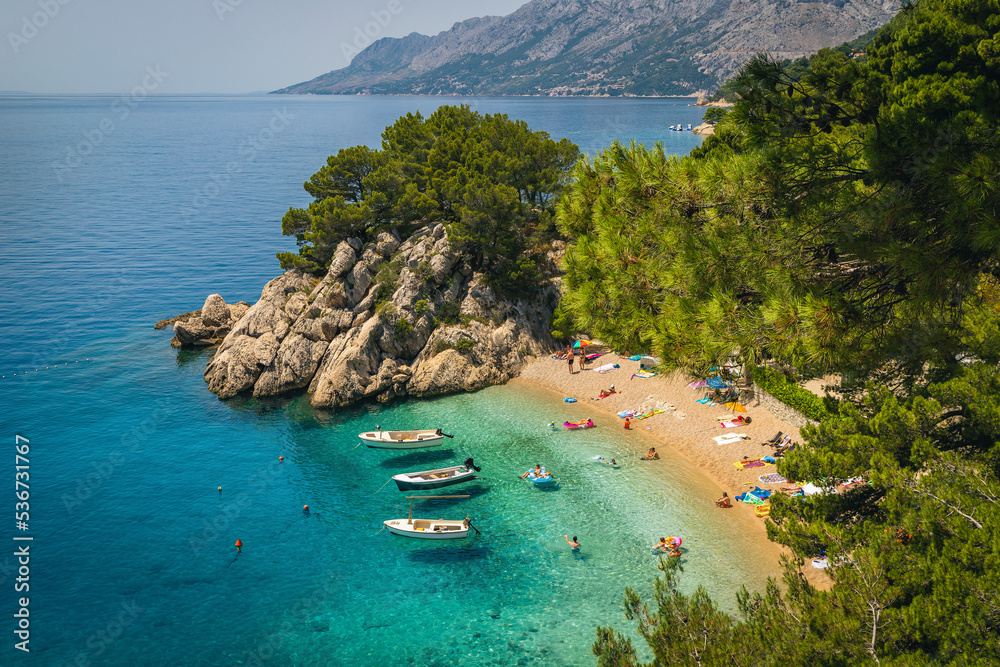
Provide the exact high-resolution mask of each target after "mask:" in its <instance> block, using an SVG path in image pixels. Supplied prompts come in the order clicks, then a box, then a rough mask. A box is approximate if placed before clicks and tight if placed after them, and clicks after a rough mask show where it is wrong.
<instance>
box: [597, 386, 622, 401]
mask: <svg viewBox="0 0 1000 667" xmlns="http://www.w3.org/2000/svg"><path fill="white" fill-rule="evenodd" d="M617 393H618V392H617V391H615V386H614V385H611V389H602V390H601V394H600V396H601V398H607V397H608V396H610V395H611V394H617Z"/></svg>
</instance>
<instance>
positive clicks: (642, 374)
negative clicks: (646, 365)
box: [629, 371, 656, 380]
mask: <svg viewBox="0 0 1000 667" xmlns="http://www.w3.org/2000/svg"><path fill="white" fill-rule="evenodd" d="M651 377H656V373H653V372H650V371H640V372H638V373H633V374H632V377H631V378H629V380H631V379H632V378H651Z"/></svg>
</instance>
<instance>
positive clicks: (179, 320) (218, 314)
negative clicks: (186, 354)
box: [154, 294, 250, 347]
mask: <svg viewBox="0 0 1000 667" xmlns="http://www.w3.org/2000/svg"><path fill="white" fill-rule="evenodd" d="M249 309H250V304H248V303H247V302H246V301H240V302H239V303H234V304H232V305H229V304H227V303H226V301H225V300H224V299H223V298H222V297H221V296H219V295H218V294H209V295H208V298H207V299H205V305H204V306H202V307H201V310H196V311H194V312H193V313H185V314H184V315H178V316H177V317H175V318H171V319H169V320H160V321H159V322H157V323H156V324H155V325H154V328H156V329H162V328H163V327H165V326H167V325H169V324H173V325H174V337H173V339H172V340H171V341H170V344H171V345H173V346H174V347H208V346H211V345H217V344H219V343H221V342H222V340H223V338H225V337H226V335H228V334H229V332H230V331H231V330H232V326H233V324H234V323H235V322H237V321H239V319H240V318H242V317H243V315H244V314H246V312H247V311H248V310H249Z"/></svg>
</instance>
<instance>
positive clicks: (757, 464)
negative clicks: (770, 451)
mask: <svg viewBox="0 0 1000 667" xmlns="http://www.w3.org/2000/svg"><path fill="white" fill-rule="evenodd" d="M733 465H734V466H736V467H737V468H739V469H740V470H746V469H747V468H762V467H764V466H768V465H772V464H770V463H766V462H764V461H761V460H760V459H745V460H743V461H736V462H735V463H733Z"/></svg>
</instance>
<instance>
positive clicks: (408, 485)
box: [392, 472, 476, 491]
mask: <svg viewBox="0 0 1000 667" xmlns="http://www.w3.org/2000/svg"><path fill="white" fill-rule="evenodd" d="M399 477H402V475H396V476H395V477H393V478H392V481H394V482H395V483H396V488H397V489H399V490H400V491H419V490H420V489H441V488H444V487H446V486H453V485H455V484H461V483H463V482H468V481H471V480H474V479H476V476H475V475H474V474H472V473H471V472H470V473H469V474H468V475H456V476H454V477H450V478H447V479H437V480H431V481H414V480H412V479H410V480H404V479H399Z"/></svg>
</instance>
